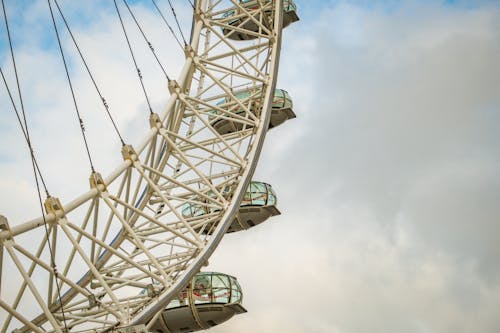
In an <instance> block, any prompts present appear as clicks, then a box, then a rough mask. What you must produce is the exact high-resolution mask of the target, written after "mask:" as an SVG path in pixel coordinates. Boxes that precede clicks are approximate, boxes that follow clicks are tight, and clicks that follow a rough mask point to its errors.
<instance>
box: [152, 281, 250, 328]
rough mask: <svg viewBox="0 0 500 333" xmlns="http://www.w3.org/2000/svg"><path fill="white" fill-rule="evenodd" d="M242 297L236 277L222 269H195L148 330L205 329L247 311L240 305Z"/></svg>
mask: <svg viewBox="0 0 500 333" xmlns="http://www.w3.org/2000/svg"><path fill="white" fill-rule="evenodd" d="M242 299H243V293H242V291H241V287H240V285H239V283H238V281H237V280H236V278H234V277H232V276H229V275H226V274H222V273H213V272H201V273H198V274H196V275H195V276H194V277H193V279H192V280H191V282H190V284H189V286H188V287H187V288H186V289H185V290H183V291H182V292H181V294H180V295H178V297H177V298H176V299H174V300H172V301H171V302H170V303H169V304H168V305H167V307H166V309H165V310H163V312H162V313H161V315H160V317H159V318H158V320H157V321H156V322H155V323H154V324H153V326H152V328H151V330H152V331H153V332H157V333H186V332H195V331H199V330H205V329H208V328H210V327H213V326H216V325H219V324H221V323H223V322H225V321H227V320H229V319H230V318H231V317H233V316H234V315H236V314H240V313H245V312H247V311H246V310H245V308H244V307H243V306H242V305H241V302H242Z"/></svg>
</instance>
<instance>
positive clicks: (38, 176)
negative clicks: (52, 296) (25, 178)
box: [0, 68, 69, 332]
mask: <svg viewBox="0 0 500 333" xmlns="http://www.w3.org/2000/svg"><path fill="white" fill-rule="evenodd" d="M0 74H1V76H2V79H3V82H4V84H5V88H6V89H7V93H8V95H9V98H10V101H11V104H12V107H13V109H14V111H15V113H16V116H17V120H18V123H19V125H20V126H21V130H22V132H23V135H24V138H25V139H26V143H27V144H28V147H29V150H30V156H31V164H32V167H33V173H34V176H35V184H36V192H37V196H38V204H39V207H40V211H41V212H42V219H43V226H44V230H45V236H46V237H47V239H49V229H48V223H47V219H46V218H45V213H44V210H43V202H42V192H41V188H40V181H39V179H40V180H41V182H42V184H43V186H44V189H45V193H46V195H47V198H50V194H49V192H48V190H47V187H46V185H45V182H44V180H43V176H42V174H41V172H40V169H39V167H38V163H37V161H36V158H35V154H34V151H33V148H32V145H31V140H30V139H29V136H28V132H27V128H26V129H25V128H24V127H23V123H22V121H21V117H20V116H19V112H18V110H17V107H16V105H15V103H14V98H13V97H12V93H11V91H10V89H9V86H8V84H7V81H6V79H5V75H4V73H3V70H2V69H1V68H0ZM47 247H48V250H49V256H50V266H51V268H52V272H53V274H54V277H55V283H56V289H57V297H58V300H59V304H61V300H62V297H61V288H60V285H59V273H58V270H57V265H56V262H55V255H54V251H53V249H52V245H51V244H50V242H47ZM61 313H62V317H63V323H64V328H65V329H66V332H69V331H68V327H67V325H66V317H65V313H64V309H63V307H62V306H61Z"/></svg>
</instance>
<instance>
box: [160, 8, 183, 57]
mask: <svg viewBox="0 0 500 333" xmlns="http://www.w3.org/2000/svg"><path fill="white" fill-rule="evenodd" d="M151 2H152V3H153V5H154V7H155V8H156V11H157V12H158V14H160V16H161V18H162V20H163V22H165V24H166V25H167V28H168V30H170V33H171V34H172V36H173V37H174V39H175V40H176V41H177V44H179V46H180V47H181V49H183V50H184V47H183V46H182V44H181V41H180V40H179V38H177V35H176V34H175V32H174V29H172V26H171V25H170V24H169V23H168V21H167V19H166V18H165V15H163V12H162V11H161V10H160V7H158V5H157V4H156V1H155V0H151ZM184 45H186V41H184Z"/></svg>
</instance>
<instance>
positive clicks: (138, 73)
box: [113, 0, 153, 114]
mask: <svg viewBox="0 0 500 333" xmlns="http://www.w3.org/2000/svg"><path fill="white" fill-rule="evenodd" d="M113 2H114V4H115V8H116V13H117V14H118V18H119V19H120V25H121V27H122V30H123V34H124V35H125V39H126V40H127V45H128V49H129V51H130V55H131V56H132V60H133V61H134V65H135V69H136V71H137V76H138V78H139V82H140V83H141V87H142V91H143V93H144V97H145V98H146V102H147V104H148V107H149V113H150V114H152V113H153V108H152V107H151V102H150V101H149V96H148V93H147V92H146V87H145V86H144V81H143V79H142V73H141V70H140V69H139V66H138V65H137V61H136V59H135V55H134V51H133V50H132V46H131V45H130V40H129V38H128V34H127V30H126V29H125V25H124V24H123V19H122V15H121V13H120V10H119V9H118V4H117V3H116V0H113Z"/></svg>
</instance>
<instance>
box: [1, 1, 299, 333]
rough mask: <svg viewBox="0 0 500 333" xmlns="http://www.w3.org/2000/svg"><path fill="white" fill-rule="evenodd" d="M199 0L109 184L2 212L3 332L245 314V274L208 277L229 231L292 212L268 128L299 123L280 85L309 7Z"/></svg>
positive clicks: (126, 328)
mask: <svg viewBox="0 0 500 333" xmlns="http://www.w3.org/2000/svg"><path fill="white" fill-rule="evenodd" d="M52 1H54V2H53V4H55V5H57V7H59V5H58V4H57V1H55V0H52ZM52 1H50V0H49V4H50V3H51V2H52ZM153 3H154V1H153ZM190 3H191V5H192V7H193V19H192V31H191V36H190V38H189V41H188V42H187V43H185V46H184V53H185V63H184V65H183V67H182V70H181V71H180V75H179V76H178V78H176V79H170V78H169V82H168V88H169V92H170V98H169V99H168V102H167V104H166V106H165V108H164V111H163V112H162V113H161V114H157V113H153V112H151V113H150V116H149V124H150V129H149V131H148V132H147V133H146V135H145V137H144V139H143V140H142V141H141V143H139V144H138V145H135V146H132V145H130V144H126V142H124V141H123V140H122V143H123V145H122V148H121V155H122V157H123V162H122V163H121V164H120V165H119V166H118V167H116V169H115V170H114V171H113V172H112V173H111V174H110V175H108V176H107V177H103V176H101V174H100V173H99V172H98V170H94V168H92V172H91V173H90V174H89V189H87V190H86V192H85V193H83V194H82V195H80V196H78V197H76V198H74V199H72V200H67V199H65V198H58V197H57V196H56V195H49V196H47V197H46V198H45V200H44V201H43V208H44V210H45V212H44V214H43V215H42V216H41V217H39V218H37V219H34V220H32V221H27V222H20V221H11V220H9V219H8V212H1V213H3V214H4V215H5V216H0V333H6V332H13V331H14V332H18V333H21V332H22V333H25V332H38V333H42V332H58V333H59V332H66V331H70V332H111V331H118V332H120V331H121V332H165V333H168V332H172V333H174V332H192V331H196V330H202V329H207V328H210V327H212V326H215V325H217V324H219V323H222V322H224V321H226V320H227V319H229V318H231V317H232V316H233V315H235V314H238V313H243V312H246V310H245V308H244V307H243V305H242V289H241V287H240V285H239V283H238V281H237V280H236V278H234V277H232V276H230V275H226V274H223V273H216V272H201V269H202V268H203V267H204V266H206V265H208V259H209V257H210V256H211V254H212V253H213V252H214V251H215V250H216V248H217V246H218V244H219V242H220V241H221V239H222V237H223V236H224V235H225V234H226V233H231V232H238V231H241V230H245V229H249V228H251V227H253V226H255V225H257V224H260V223H262V222H264V221H265V220H267V219H268V218H269V217H271V216H275V215H278V214H280V212H279V210H278V209H277V207H276V194H275V193H274V190H273V189H272V187H271V185H269V184H266V183H263V182H258V181H254V180H252V176H253V173H254V170H255V168H256V166H257V162H258V159H259V155H260V152H261V150H262V147H263V144H264V139H265V137H266V133H267V131H268V130H270V129H271V128H274V127H276V126H279V125H281V124H282V123H284V122H285V121H286V120H289V119H292V118H295V114H294V112H293V102H292V99H291V97H290V96H289V94H288V93H287V92H286V91H285V90H283V89H277V88H276V81H277V75H278V65H279V58H280V49H281V35H282V29H283V28H284V27H286V26H288V25H289V24H291V23H293V22H295V21H297V20H298V16H297V13H296V11H297V10H296V6H295V4H294V2H293V1H292V0H282V1H279V0H272V1H271V0H198V1H195V2H190ZM115 4H116V2H115ZM169 4H170V6H171V2H170V0H169ZM127 7H128V6H127ZM120 19H121V18H120ZM65 23H66V22H65ZM141 32H142V30H141ZM72 37H73V36H72ZM151 49H152V48H151ZM132 56H133V55H132ZM2 75H3V74H2ZM6 86H7V83H6ZM104 104H105V102H104ZM35 164H36V162H35V163H34V168H35V167H36V165H35ZM40 235H41V236H40Z"/></svg>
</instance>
